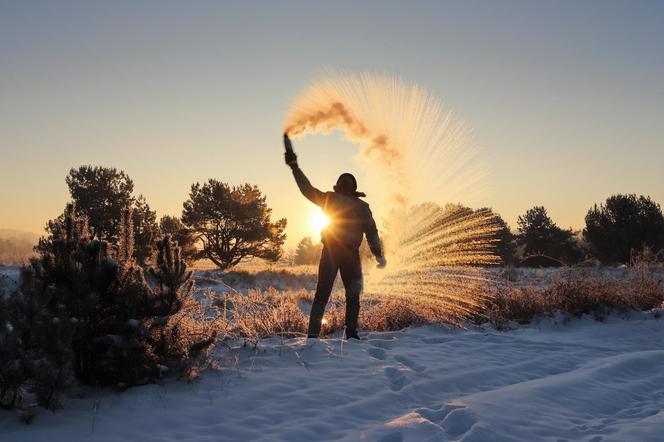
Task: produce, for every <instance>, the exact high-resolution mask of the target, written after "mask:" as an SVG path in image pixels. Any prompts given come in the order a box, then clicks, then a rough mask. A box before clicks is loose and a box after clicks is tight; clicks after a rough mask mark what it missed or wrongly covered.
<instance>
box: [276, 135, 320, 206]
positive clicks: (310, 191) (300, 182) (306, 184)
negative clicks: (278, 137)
mask: <svg viewBox="0 0 664 442" xmlns="http://www.w3.org/2000/svg"><path fill="white" fill-rule="evenodd" d="M284 147H285V148H286V153H285V154H284V159H285V160H286V164H287V165H288V166H289V167H290V168H291V170H292V171H293V176H294V177H295V182H296V183H297V187H299V188H300V192H302V195H304V196H305V197H306V198H307V199H308V200H309V201H311V202H312V203H314V204H316V205H317V206H320V207H322V206H323V204H324V203H325V193H324V192H321V191H320V190H318V189H316V188H315V187H314V186H312V185H311V182H310V181H309V179H308V178H307V177H306V176H305V175H304V172H302V170H301V169H300V167H299V166H298V164H297V155H295V152H293V145H292V144H291V141H290V138H288V134H284Z"/></svg>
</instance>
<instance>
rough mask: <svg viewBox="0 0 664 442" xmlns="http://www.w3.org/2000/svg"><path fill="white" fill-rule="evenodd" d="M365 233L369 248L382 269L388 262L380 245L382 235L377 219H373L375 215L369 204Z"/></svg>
mask: <svg viewBox="0 0 664 442" xmlns="http://www.w3.org/2000/svg"><path fill="white" fill-rule="evenodd" d="M364 234H365V235H366V237H367V242H368V243H369V249H370V250H371V253H373V255H374V256H375V257H376V261H378V268H381V269H382V268H383V267H385V264H387V262H386V261H385V257H384V256H383V250H382V247H381V245H380V237H379V236H378V228H377V227H376V221H374V219H373V215H372V214H371V209H369V206H367V219H366V221H365V227H364Z"/></svg>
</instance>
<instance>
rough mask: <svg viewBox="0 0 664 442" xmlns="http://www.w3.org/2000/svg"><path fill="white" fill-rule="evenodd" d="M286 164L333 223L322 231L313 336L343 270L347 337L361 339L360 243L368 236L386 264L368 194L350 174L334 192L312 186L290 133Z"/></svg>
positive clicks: (311, 320) (311, 321) (380, 263)
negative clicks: (365, 199)
mask: <svg viewBox="0 0 664 442" xmlns="http://www.w3.org/2000/svg"><path fill="white" fill-rule="evenodd" d="M284 146H285V147H286V154H285V159H286V164H288V166H290V168H291V169H292V171H293V176H294V177H295V182H296V183H297V186H298V187H299V188H300V192H302V194H303V195H304V196H305V197H306V198H307V199H308V200H309V201H311V202H312V203H314V204H316V205H317V206H319V207H320V208H321V209H322V210H323V213H325V214H326V215H327V216H328V217H329V219H330V222H329V224H328V225H327V227H325V229H324V230H323V231H322V232H321V239H322V242H323V251H322V253H321V257H320V263H319V265H318V284H317V286H316V295H315V296H314V303H313V305H312V306H311V316H310V317H309V331H308V333H307V334H308V336H309V337H310V338H317V337H318V335H319V334H320V326H321V320H322V319H323V314H324V313H325V306H326V305H327V301H328V299H329V298H330V294H331V293H332V286H333V285H334V280H335V279H336V277H337V272H339V273H341V280H342V281H343V283H344V288H345V289H346V339H349V338H355V339H359V336H358V335H357V319H358V316H359V314H360V292H361V291H362V265H361V262H360V251H359V249H360V244H361V243H362V237H363V236H364V235H366V237H367V242H368V243H369V248H370V249H371V252H372V253H373V254H374V256H375V257H376V260H377V261H378V267H379V268H383V267H385V264H386V262H385V258H384V257H383V252H382V250H381V245H380V239H379V238H378V230H377V229H376V222H375V221H374V219H373V216H372V215H371V210H370V209H369V205H368V204H367V203H365V202H364V201H362V200H361V199H360V197H363V196H366V195H365V194H364V193H362V192H358V191H357V181H356V180H355V177H354V176H353V175H351V174H350V173H343V174H341V176H339V179H338V180H337V184H336V185H335V186H334V191H333V192H321V191H320V190H318V189H316V188H315V187H314V186H312V185H311V183H310V182H309V179H307V177H306V176H305V175H304V173H303V172H302V170H300V168H299V166H298V164H297V155H295V152H293V146H292V144H291V141H290V139H289V138H288V134H284Z"/></svg>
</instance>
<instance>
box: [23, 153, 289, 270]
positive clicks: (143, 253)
mask: <svg viewBox="0 0 664 442" xmlns="http://www.w3.org/2000/svg"><path fill="white" fill-rule="evenodd" d="M65 181H66V183H67V186H68V188H69V194H70V197H71V204H73V206H74V207H75V210H76V213H77V214H79V215H80V216H84V217H85V219H86V220H87V222H88V227H87V228H88V231H89V234H90V236H91V238H93V239H96V240H98V241H104V242H107V243H109V244H118V242H119V238H120V233H121V232H120V229H121V226H122V225H123V224H122V214H123V213H130V216H131V217H132V220H131V221H132V223H131V225H132V235H131V237H132V242H133V245H132V250H133V251H132V259H134V260H135V262H136V263H137V264H138V265H140V266H142V267H146V266H148V265H149V264H150V263H152V262H153V261H154V258H155V256H154V253H155V250H156V248H155V244H156V242H157V241H158V240H159V239H160V238H161V237H163V235H166V234H168V235H170V237H171V238H173V239H174V240H175V241H176V242H177V244H178V246H179V248H180V253H181V256H182V258H183V259H185V260H187V261H193V260H197V259H209V260H210V261H212V262H213V263H214V264H215V265H217V266H218V267H219V268H220V269H222V270H225V269H228V268H231V267H233V266H235V265H237V264H238V263H240V262H241V261H242V260H244V259H247V258H252V257H255V258H262V259H267V260H270V261H277V260H278V259H280V258H281V257H282V254H283V243H284V240H285V238H286V235H285V233H284V231H285V229H286V219H285V218H284V219H280V220H276V221H272V219H271V214H272V209H271V208H270V207H268V205H267V202H266V198H265V196H264V195H263V194H262V193H261V191H260V189H259V188H258V187H257V186H252V185H250V184H244V185H241V186H229V185H228V184H226V183H224V182H221V181H218V180H214V179H210V180H208V181H207V182H205V183H203V184H201V183H194V184H192V186H191V192H190V194H189V198H188V199H187V200H186V201H185V202H184V203H183V210H182V216H181V217H179V218H178V217H175V216H169V215H166V216H163V217H162V218H161V219H160V220H159V222H157V215H156V212H155V211H154V210H152V209H151V208H150V205H149V204H148V202H147V201H146V199H145V197H144V196H143V195H138V196H136V195H134V183H133V181H132V180H131V178H130V177H129V176H128V175H127V174H126V173H125V172H124V171H122V170H120V171H119V170H117V169H115V168H110V167H99V166H81V167H79V168H76V169H74V168H72V169H71V170H70V171H69V174H68V175H67V177H66V179H65ZM128 209H130V210H128ZM63 220H64V215H60V216H59V217H57V218H54V219H52V220H50V221H48V223H47V224H46V228H45V230H46V235H45V236H44V237H42V238H41V239H40V240H39V243H38V244H37V246H36V247H35V252H36V253H38V254H43V253H45V252H47V251H48V250H51V249H52V247H53V240H54V238H55V233H56V231H57V229H59V226H60V225H61V224H62V222H63Z"/></svg>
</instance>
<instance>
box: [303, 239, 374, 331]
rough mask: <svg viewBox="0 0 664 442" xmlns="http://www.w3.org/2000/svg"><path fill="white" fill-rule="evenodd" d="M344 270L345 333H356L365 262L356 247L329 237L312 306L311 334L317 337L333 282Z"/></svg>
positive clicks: (342, 278)
mask: <svg viewBox="0 0 664 442" xmlns="http://www.w3.org/2000/svg"><path fill="white" fill-rule="evenodd" d="M337 272H339V273H341V280H342V281H343V283H344V288H345V289H346V336H354V335H356V334H357V318H358V316H359V314H360V292H361V291H362V265H361V263H360V252H359V250H358V248H357V247H349V246H347V245H345V244H339V243H331V242H329V241H327V242H326V243H325V245H324V246H323V252H322V253H321V257H320V264H319V265H318V285H317V286H316V296H315V297H314V303H313V305H312V306H311V316H310V318H309V333H308V335H309V337H310V338H311V337H318V335H319V334H320V325H321V320H322V319H323V314H324V313H325V306H326V305H327V301H328V299H330V294H331V293H332V286H333V285H334V280H335V279H336V277H337Z"/></svg>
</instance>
